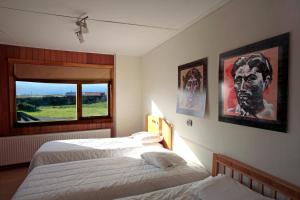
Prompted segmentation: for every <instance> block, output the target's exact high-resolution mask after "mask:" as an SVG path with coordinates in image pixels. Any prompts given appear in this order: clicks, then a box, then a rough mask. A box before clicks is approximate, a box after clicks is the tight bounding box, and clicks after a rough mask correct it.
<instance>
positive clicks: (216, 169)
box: [212, 153, 300, 200]
mask: <svg viewBox="0 0 300 200" xmlns="http://www.w3.org/2000/svg"><path fill="white" fill-rule="evenodd" d="M217 174H226V175H229V176H231V177H232V178H234V179H236V180H238V181H239V182H240V183H242V184H243V185H245V186H247V187H248V188H250V189H251V190H254V191H255V192H258V193H260V194H262V195H264V196H268V197H270V198H273V199H290V200H300V188H299V187H297V186H295V185H292V184H290V183H288V182H286V181H284V180H282V179H279V178H277V177H274V176H272V175H270V174H267V173H265V172H263V171H261V170H258V169H256V168H254V167H251V166H249V165H247V164H244V163H242V162H240V161H237V160H234V159H232V158H229V157H228V156H225V155H221V154H216V153H214V155H213V168H212V175H213V176H216V175H217Z"/></svg>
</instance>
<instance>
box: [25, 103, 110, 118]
mask: <svg viewBox="0 0 300 200" xmlns="http://www.w3.org/2000/svg"><path fill="white" fill-rule="evenodd" d="M38 109H39V110H40V111H37V112H25V113H26V114H28V115H31V116H33V117H36V118H53V119H54V118H58V119H76V105H68V106H41V107H38ZM22 112H24V111H22ZM107 112H108V109H107V103H106V102H99V103H94V104H83V105H82V116H83V117H90V116H103V115H107Z"/></svg>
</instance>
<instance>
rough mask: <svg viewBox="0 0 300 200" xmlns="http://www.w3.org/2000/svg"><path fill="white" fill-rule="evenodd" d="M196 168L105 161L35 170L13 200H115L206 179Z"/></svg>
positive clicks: (132, 160)
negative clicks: (164, 167) (161, 166)
mask: <svg viewBox="0 0 300 200" xmlns="http://www.w3.org/2000/svg"><path fill="white" fill-rule="evenodd" d="M208 175H209V174H208V173H207V171H206V170H205V169H204V168H202V167H200V166H197V165H193V164H188V165H180V166H176V167H172V168H168V169H161V168H158V167H155V166H153V165H149V164H147V163H146V161H145V160H143V159H137V158H130V157H117V158H102V159H92V160H82V161H73V162H65V163H57V164H50V165H43V166H39V167H36V168H34V169H33V170H32V171H31V172H30V173H29V175H28V176H27V177H26V179H25V180H24V182H23V183H22V184H21V186H20V187H19V188H18V190H17V192H16V193H15V195H14V197H13V199H15V200H17V199H22V200H26V199H30V200H34V199H43V200H50V199H64V200H68V199H72V200H76V199H89V200H93V199H105V200H107V199H114V198H121V197H126V196H131V195H137V194H142V193H146V192H151V191H155V190H159V189H163V188H168V187H173V186H177V185H181V184H185V183H189V182H193V181H197V180H201V179H204V178H206V177H207V176H208Z"/></svg>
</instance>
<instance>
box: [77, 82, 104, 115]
mask: <svg viewBox="0 0 300 200" xmlns="http://www.w3.org/2000/svg"><path fill="white" fill-rule="evenodd" d="M107 89H108V84H82V116H83V117H94V116H106V115H108V96H107V91H108V90H107Z"/></svg>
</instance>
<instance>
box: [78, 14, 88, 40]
mask: <svg viewBox="0 0 300 200" xmlns="http://www.w3.org/2000/svg"><path fill="white" fill-rule="evenodd" d="M87 18H88V16H86V17H84V18H79V19H78V20H77V21H76V23H75V24H76V25H77V26H78V27H79V30H78V31H76V32H75V34H76V36H77V38H78V40H79V42H80V43H83V42H84V38H83V33H88V32H89V29H88V27H87V23H86V20H87Z"/></svg>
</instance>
